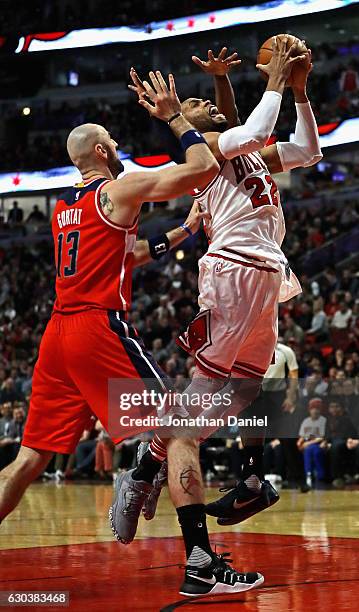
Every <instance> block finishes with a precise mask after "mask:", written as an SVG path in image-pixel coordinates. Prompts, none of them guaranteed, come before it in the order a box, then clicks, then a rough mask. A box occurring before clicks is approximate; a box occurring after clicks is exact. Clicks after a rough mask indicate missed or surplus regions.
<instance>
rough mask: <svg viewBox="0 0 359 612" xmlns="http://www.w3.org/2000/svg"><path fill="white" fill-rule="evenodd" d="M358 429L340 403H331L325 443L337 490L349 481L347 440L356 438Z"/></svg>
mask: <svg viewBox="0 0 359 612" xmlns="http://www.w3.org/2000/svg"><path fill="white" fill-rule="evenodd" d="M356 433H357V431H356V428H355V426H354V424H353V422H352V420H351V419H350V417H349V416H348V414H346V413H345V410H344V408H343V406H342V405H341V404H340V403H339V402H338V401H331V402H330V403H329V406H328V418H327V423H326V428H325V441H326V443H327V448H328V452H329V457H330V467H331V477H332V478H333V485H334V486H335V487H336V488H341V487H343V486H344V484H345V481H349V477H348V475H347V473H346V472H347V471H348V452H347V440H348V438H353V437H355V436H356Z"/></svg>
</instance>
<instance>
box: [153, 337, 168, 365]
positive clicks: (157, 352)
mask: <svg viewBox="0 0 359 612" xmlns="http://www.w3.org/2000/svg"><path fill="white" fill-rule="evenodd" d="M152 355H153V357H154V358H155V360H156V361H157V363H162V362H163V361H165V359H167V357H168V352H167V351H166V350H165V349H164V348H163V341H162V338H155V339H154V341H153V342H152Z"/></svg>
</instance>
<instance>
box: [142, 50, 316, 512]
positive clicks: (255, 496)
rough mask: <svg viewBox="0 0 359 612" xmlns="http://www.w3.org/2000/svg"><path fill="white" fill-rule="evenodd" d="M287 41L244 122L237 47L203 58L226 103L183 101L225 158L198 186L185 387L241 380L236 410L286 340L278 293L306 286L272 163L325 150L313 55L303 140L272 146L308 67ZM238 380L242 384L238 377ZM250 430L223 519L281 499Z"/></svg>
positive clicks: (303, 161)
mask: <svg viewBox="0 0 359 612" xmlns="http://www.w3.org/2000/svg"><path fill="white" fill-rule="evenodd" d="M286 45H287V41H286V39H285V38H283V39H282V40H279V39H276V41H275V44H274V48H273V57H272V60H271V62H270V63H269V64H268V65H267V66H260V69H261V70H262V71H264V72H266V73H267V74H268V77H269V78H268V84H267V89H266V91H265V93H264V95H263V97H262V100H261V101H260V103H259V104H258V105H257V107H256V108H255V109H254V111H253V112H252V113H251V115H250V116H249V117H248V119H247V121H246V122H245V124H244V125H238V123H239V121H238V114H237V109H236V106H235V101H234V96H233V90H232V87H231V84H230V81H229V78H228V75H227V73H228V71H229V69H230V67H231V66H232V65H233V63H235V64H236V63H238V60H236V59H235V56H236V54H235V55H232V56H230V57H229V58H226V57H225V55H226V49H223V50H222V51H221V53H220V55H219V56H218V58H214V57H213V54H212V52H209V54H208V58H209V59H208V62H202V61H201V60H199V59H198V58H195V62H196V63H199V64H200V65H201V66H202V68H204V69H205V71H206V72H211V73H212V74H214V75H215V85H216V103H217V106H216V105H214V104H212V103H211V101H210V100H202V99H197V98H190V99H188V100H186V101H185V102H184V103H182V113H183V115H184V116H185V117H186V118H187V119H188V120H189V121H190V122H191V123H192V125H194V126H195V128H197V130H198V131H199V132H201V133H202V134H204V135H205V138H206V140H207V142H208V144H209V146H210V148H211V150H212V152H213V153H214V155H215V157H216V159H217V161H219V162H220V171H219V173H218V175H217V177H215V179H213V181H212V182H211V183H210V184H209V185H207V187H206V188H205V189H203V191H199V192H198V193H197V194H196V196H195V197H196V200H197V201H198V202H199V203H200V204H201V207H203V208H204V209H205V210H206V211H207V212H209V213H210V215H211V216H212V221H211V225H210V226H209V227H208V228H207V234H208V238H209V248H208V252H207V253H206V254H205V255H204V256H203V257H202V258H201V260H200V262H199V306H200V311H199V314H198V315H197V316H196V317H195V319H194V320H193V321H192V322H191V323H190V325H189V327H188V329H187V331H186V332H185V333H184V334H183V335H182V336H181V337H180V338H179V343H180V345H181V346H182V347H183V348H184V349H185V350H187V351H188V352H190V353H191V354H192V355H194V357H195V362H196V368H195V372H194V376H193V381H192V383H191V384H190V386H189V388H187V389H186V394H187V395H190V393H191V392H199V393H201V392H204V390H205V389H206V390H207V391H208V390H209V391H211V392H212V393H213V392H214V391H215V390H216V389H219V388H220V387H223V385H224V384H225V383H226V382H227V381H228V379H229V378H231V380H232V384H233V385H234V387H237V389H238V393H237V398H238V399H237V401H236V405H237V407H238V410H237V412H239V411H240V410H242V409H243V408H244V407H245V406H246V405H248V402H249V400H250V399H253V395H252V397H251V392H249V393H248V392H247V391H243V389H246V383H248V381H249V382H254V383H256V384H254V385H253V386H252V394H253V392H254V390H255V389H257V390H258V389H259V387H260V383H261V381H262V378H263V376H264V374H265V372H266V370H267V368H268V366H269V365H270V363H271V360H272V357H273V354H274V349H275V345H276V341H277V316H278V302H279V301H280V300H283V301H284V300H285V299H289V298H290V297H292V296H294V295H296V294H297V293H299V292H300V286H299V283H298V281H297V279H296V278H295V276H294V275H293V274H292V273H291V272H290V269H289V266H288V262H287V260H286V258H285V256H284V254H283V252H282V251H281V248H280V245H281V243H282V241H283V238H284V234H285V226H284V219H283V213H282V210H281V206H280V199H279V193H278V190H277V186H276V184H275V182H274V180H273V178H272V177H271V174H270V173H271V172H282V171H284V170H289V169H291V168H295V167H299V166H310V165H312V164H314V163H317V162H318V161H319V160H320V159H321V157H322V155H321V151H320V146H319V138H318V132H317V126H316V123H315V119H314V115H313V113H312V110H311V107H310V104H309V101H308V98H307V96H306V81H307V77H308V74H309V72H310V70H311V64H310V62H309V61H308V62H307V64H306V66H307V67H306V68H304V67H303V68H301V69H299V70H297V71H296V77H295V79H294V75H293V79H294V85H293V93H294V96H295V101H296V109H297V117H298V119H297V125H296V130H295V138H294V141H293V142H291V143H289V142H287V143H277V144H275V145H271V146H269V147H265V145H266V143H267V141H268V139H269V137H270V136H271V134H272V132H273V129H274V127H275V124H276V121H277V118H278V114H279V110H280V104H281V100H282V94H283V91H284V87H285V82H286V80H287V78H288V76H289V74H290V73H291V70H292V67H293V66H294V64H295V63H296V64H297V66H298V67H299V63H298V58H294V57H293V56H294V55H295V45H294V46H292V48H291V49H290V50H289V51H287V49H286ZM309 55H310V52H309ZM300 59H310V57H309V58H305V56H301V58H300ZM217 70H218V72H217ZM131 77H132V80H133V83H134V85H133V86H131V88H132V89H133V90H134V91H136V92H137V93H138V95H139V98H140V102H141V104H142V105H143V106H145V107H147V108H149V106H150V104H151V88H150V86H149V85H148V84H147V83H146V81H144V82H143V83H142V82H141V81H140V79H139V77H138V75H137V74H136V72H135V71H134V70H131ZM177 117H178V115H177V114H176V115H175V116H173V117H172V118H171V119H170V121H169V123H172V121H176V120H177ZM238 381H240V383H241V385H236V383H238ZM243 439H244V443H245V459H244V466H243V474H242V480H241V481H240V483H239V485H238V486H237V487H235V488H234V489H233V490H232V491H231V492H230V493H229V494H228V495H226V496H225V497H224V498H222V500H219V501H218V502H217V506H216V507H215V508H213V504H212V505H211V506H212V508H211V514H213V515H215V516H218V517H219V519H218V520H219V522H220V524H233V523H236V522H240V521H242V520H244V519H245V518H247V517H248V516H251V515H252V514H254V512H253V508H254V509H255V512H257V511H259V510H261V509H263V508H264V507H267V506H268V505H271V504H272V503H274V502H275V501H277V500H278V495H277V494H276V492H275V491H274V490H273V489H272V488H271V487H270V484H269V483H263V473H262V455H263V439H262V438H259V439H251V438H250V437H249V435H244V436H243ZM163 446H164V445H163ZM161 450H162V451H164V454H165V448H162V449H161V441H160V440H159V439H158V438H157V439H156V442H155V447H154V448H153V449H152V454H153V457H154V459H158V460H161V459H163V453H161ZM250 504H252V507H251V508H250ZM242 506H243V508H244V509H243V508H242ZM207 508H208V507H207Z"/></svg>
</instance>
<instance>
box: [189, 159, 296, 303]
mask: <svg viewBox="0 0 359 612" xmlns="http://www.w3.org/2000/svg"><path fill="white" fill-rule="evenodd" d="M195 199H196V201H197V202H198V203H199V204H200V206H201V209H202V210H203V211H206V212H208V213H210V215H211V221H210V223H206V227H205V230H206V233H207V237H208V240H209V248H208V253H212V254H218V255H220V256H221V257H223V258H227V259H230V260H236V261H242V262H246V263H247V264H248V263H252V264H255V265H256V267H263V268H268V267H269V268H272V269H273V268H275V269H277V270H280V271H281V272H282V275H283V282H287V284H289V286H290V287H291V288H292V289H295V291H290V292H289V293H290V294H291V295H290V297H293V295H296V294H297V293H299V292H300V285H299V283H298V281H297V279H295V277H294V275H293V274H291V275H290V270H289V266H288V262H287V259H286V257H285V255H284V253H283V252H282V250H281V248H280V246H281V244H282V242H283V239H284V235H285V223H284V217H283V211H282V208H281V204H280V195H279V192H278V188H277V185H276V183H275V181H274V180H273V178H272V177H271V176H270V173H269V170H268V168H267V166H266V164H265V163H264V161H263V159H262V157H261V155H260V154H259V153H258V152H255V153H250V154H248V155H240V156H238V157H236V158H234V159H232V160H226V161H224V162H222V164H221V168H220V171H219V174H218V175H217V176H216V177H215V178H214V179H213V181H212V182H211V183H210V184H209V185H207V187H206V188H205V189H204V190H203V191H198V192H197V193H195ZM286 272H287V273H286ZM285 273H286V274H285ZM290 276H292V277H293V279H292V280H294V279H295V281H296V282H294V285H295V287H294V285H293V284H292V282H290ZM287 293H288V292H287ZM289 293H288V295H289ZM286 299H289V297H286Z"/></svg>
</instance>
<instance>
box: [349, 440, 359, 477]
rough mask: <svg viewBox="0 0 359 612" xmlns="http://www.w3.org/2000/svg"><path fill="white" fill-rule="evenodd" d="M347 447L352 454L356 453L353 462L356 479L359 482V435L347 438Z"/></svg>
mask: <svg viewBox="0 0 359 612" xmlns="http://www.w3.org/2000/svg"><path fill="white" fill-rule="evenodd" d="M347 449H348V450H349V451H351V453H350V454H351V455H354V461H352V463H354V470H355V475H354V481H355V482H356V483H359V439H358V436H357V437H356V438H349V439H348V440H347ZM351 459H352V457H351Z"/></svg>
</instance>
